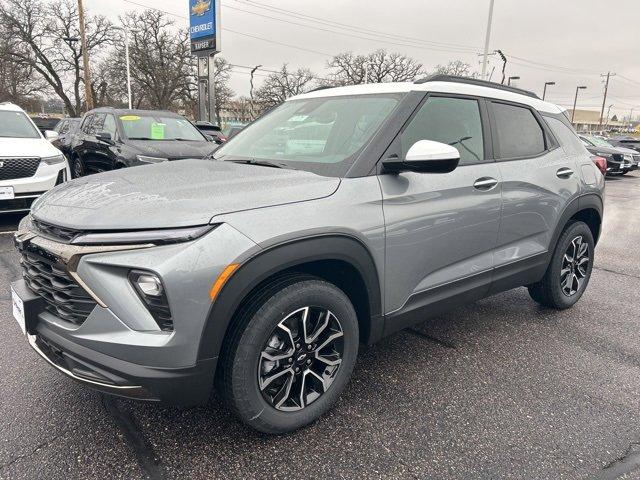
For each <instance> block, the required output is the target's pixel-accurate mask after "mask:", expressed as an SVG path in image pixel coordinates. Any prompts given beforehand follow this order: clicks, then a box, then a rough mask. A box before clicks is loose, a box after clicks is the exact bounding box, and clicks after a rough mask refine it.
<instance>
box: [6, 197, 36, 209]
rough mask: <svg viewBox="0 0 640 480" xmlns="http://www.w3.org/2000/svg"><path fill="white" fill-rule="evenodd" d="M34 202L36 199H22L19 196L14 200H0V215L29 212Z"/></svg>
mask: <svg viewBox="0 0 640 480" xmlns="http://www.w3.org/2000/svg"><path fill="white" fill-rule="evenodd" d="M34 200H35V198H29V197H23V198H21V197H19V196H17V195H16V198H14V199H12V200H0V213H10V212H26V211H29V209H30V208H31V204H32V203H33V201H34Z"/></svg>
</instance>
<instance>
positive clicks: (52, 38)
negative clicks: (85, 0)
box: [0, 0, 112, 116]
mask: <svg viewBox="0 0 640 480" xmlns="http://www.w3.org/2000/svg"><path fill="white" fill-rule="evenodd" d="M0 21H1V22H2V25H3V27H4V29H5V31H6V33H7V35H8V36H9V37H10V38H12V39H14V40H15V41H16V42H17V43H18V44H19V45H20V48H17V49H14V50H12V51H11V58H12V59H13V60H14V61H15V62H16V63H18V64H20V65H22V66H23V67H24V68H30V69H32V70H33V72H35V73H36V74H38V75H39V77H40V78H42V79H43V80H44V81H45V82H46V83H47V84H48V85H49V87H50V88H51V90H52V91H53V92H54V93H55V94H56V95H57V96H58V97H59V98H60V99H61V100H62V101H63V102H64V105H65V108H66V110H67V111H68V113H69V114H70V115H73V116H76V115H78V114H79V113H80V110H81V108H82V101H83V98H82V97H83V96H82V90H83V89H82V88H81V84H82V82H83V81H84V80H83V78H82V62H81V58H82V52H81V51H80V45H79V42H77V41H73V39H77V38H78V36H79V32H78V9H77V5H76V3H75V2H74V1H73V0H56V1H54V2H51V3H50V2H45V1H44V0H31V1H28V2H25V1H22V0H0ZM111 29H112V25H111V23H110V22H109V21H108V20H106V18H104V17H96V16H94V17H87V48H88V49H89V50H90V51H92V50H95V49H97V48H99V47H101V46H103V45H105V44H108V43H109V41H110V33H111ZM65 39H66V40H65ZM70 92H71V93H70Z"/></svg>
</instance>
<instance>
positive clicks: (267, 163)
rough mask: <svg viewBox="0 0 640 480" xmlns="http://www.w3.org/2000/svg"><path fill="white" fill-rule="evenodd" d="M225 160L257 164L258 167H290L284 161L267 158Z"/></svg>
mask: <svg viewBox="0 0 640 480" xmlns="http://www.w3.org/2000/svg"><path fill="white" fill-rule="evenodd" d="M225 161H226V162H233V163H244V164H245V165H258V166H260V167H273V168H291V167H289V166H288V165H287V164H285V163H276V162H270V161H269V160H256V159H255V158H250V159H248V160H225Z"/></svg>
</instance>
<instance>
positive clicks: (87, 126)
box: [81, 115, 94, 133]
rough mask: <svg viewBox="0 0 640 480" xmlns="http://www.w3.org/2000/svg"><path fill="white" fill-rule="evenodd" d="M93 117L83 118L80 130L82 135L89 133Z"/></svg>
mask: <svg viewBox="0 0 640 480" xmlns="http://www.w3.org/2000/svg"><path fill="white" fill-rule="evenodd" d="M93 117H94V115H87V116H86V117H84V120H83V121H82V127H81V130H82V131H83V132H84V133H90V132H91V122H92V121H93Z"/></svg>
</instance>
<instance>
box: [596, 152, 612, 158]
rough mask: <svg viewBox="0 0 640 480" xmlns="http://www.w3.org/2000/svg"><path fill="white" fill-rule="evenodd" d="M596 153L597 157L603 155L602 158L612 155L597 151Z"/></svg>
mask: <svg viewBox="0 0 640 480" xmlns="http://www.w3.org/2000/svg"><path fill="white" fill-rule="evenodd" d="M596 155H597V156H599V157H604V158H611V157H612V155H611V154H610V153H597V152H596Z"/></svg>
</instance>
